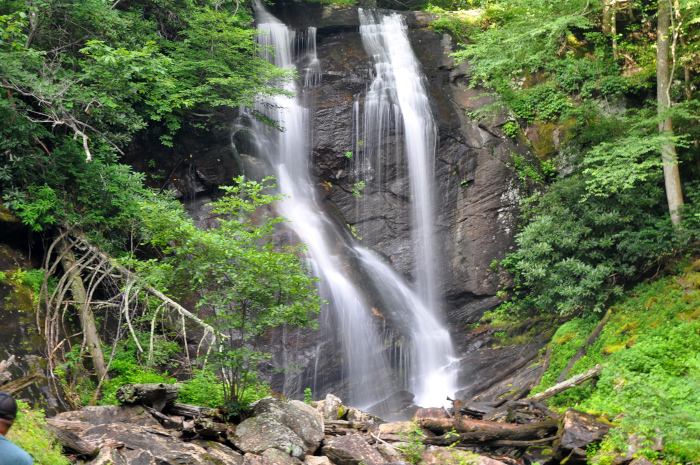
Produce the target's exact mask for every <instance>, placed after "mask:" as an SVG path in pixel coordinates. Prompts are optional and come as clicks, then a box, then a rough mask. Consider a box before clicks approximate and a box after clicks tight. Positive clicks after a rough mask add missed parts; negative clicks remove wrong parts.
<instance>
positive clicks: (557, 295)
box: [500, 176, 700, 316]
mask: <svg viewBox="0 0 700 465" xmlns="http://www.w3.org/2000/svg"><path fill="white" fill-rule="evenodd" d="M586 189H587V184H586V177H585V176H570V177H568V178H564V179H562V180H560V181H559V182H557V183H556V184H553V185H552V186H551V187H550V188H549V190H548V191H547V192H546V193H544V194H536V195H535V196H534V197H533V198H532V199H530V202H529V203H527V204H526V205H524V206H523V210H524V219H525V220H526V221H527V224H526V225H525V226H524V227H523V228H522V230H521V231H520V232H519V233H518V235H517V239H516V240H517V243H518V245H519V247H520V248H519V250H518V251H517V252H515V253H512V254H508V255H507V257H506V259H504V260H503V261H501V263H500V265H501V266H502V267H503V268H505V269H506V270H508V271H510V272H511V273H513V276H514V277H515V281H516V287H515V289H514V291H513V294H512V299H511V300H509V301H507V302H506V303H505V304H504V305H503V306H502V309H501V312H502V313H510V314H519V315H521V316H527V315H533V314H539V313H541V312H543V313H554V314H561V315H568V314H575V313H577V312H582V311H584V312H588V311H594V312H597V311H600V310H601V309H602V308H603V307H604V306H605V305H606V303H607V302H608V301H609V300H610V299H611V298H612V297H613V296H615V295H620V294H621V292H622V290H623V285H624V284H625V283H627V282H630V281H632V280H634V279H636V278H638V277H639V276H641V275H642V274H643V273H644V272H646V271H647V270H649V269H650V268H651V267H653V266H658V265H659V264H661V263H664V261H665V260H667V259H669V258H670V257H672V256H674V255H675V254H677V253H678V250H683V249H687V248H688V247H694V245H693V244H695V243H696V241H697V236H698V234H699V233H700V228H698V224H697V222H698V217H696V216H695V211H696V209H697V208H698V206H699V205H700V204H699V203H698V200H700V199H698V198H697V195H698V192H697V189H696V187H695V186H694V185H693V184H688V185H687V186H686V192H687V193H688V197H689V200H690V202H689V203H688V205H686V208H685V210H684V212H686V213H685V219H684V224H685V227H683V228H680V229H677V230H674V228H673V227H672V225H671V223H670V220H669V218H668V213H667V210H666V209H665V196H664V192H663V190H662V189H661V188H660V187H658V186H657V185H656V184H655V183H647V184H643V185H640V186H638V187H637V188H636V189H635V190H634V191H622V192H619V193H617V194H615V195H610V196H608V197H591V198H589V199H588V200H587V201H585V202H581V201H580V199H581V198H582V197H583V196H584V195H585V194H586V192H587V191H586Z"/></svg>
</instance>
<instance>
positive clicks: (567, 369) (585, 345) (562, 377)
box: [557, 310, 612, 383]
mask: <svg viewBox="0 0 700 465" xmlns="http://www.w3.org/2000/svg"><path fill="white" fill-rule="evenodd" d="M611 315H612V310H608V312H607V313H606V314H605V316H604V317H603V319H602V320H600V323H598V325H597V326H596V327H595V329H594V330H593V332H592V333H591V334H590V336H588V338H587V339H586V342H584V343H583V346H582V347H581V348H580V349H579V350H578V351H577V352H576V354H574V356H573V358H572V359H571V360H569V363H568V364H567V365H566V367H564V370H563V371H562V372H561V374H560V375H559V377H558V378H557V383H561V382H563V381H564V380H565V379H566V375H568V374H569V372H570V371H571V368H573V366H574V364H575V363H576V362H578V361H579V360H580V359H581V357H583V356H584V355H586V350H587V349H588V346H590V345H591V344H593V343H594V342H595V340H596V339H598V336H599V335H600V333H601V332H602V331H603V328H604V327H605V325H606V324H607V322H608V320H609V319H610V316H611Z"/></svg>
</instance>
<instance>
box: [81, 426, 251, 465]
mask: <svg viewBox="0 0 700 465" xmlns="http://www.w3.org/2000/svg"><path fill="white" fill-rule="evenodd" d="M83 439H85V440H87V441H90V442H93V443H95V444H98V445H99V446H100V454H99V455H98V456H97V458H96V459H94V460H93V461H92V462H89V464H90V465H98V464H106V463H114V464H119V465H160V464H163V463H177V464H179V465H190V464H192V465H195V464H197V465H242V464H243V457H242V456H241V455H239V454H237V453H236V452H234V451H233V450H231V449H229V448H227V447H224V446H221V445H218V444H217V445H211V446H209V447H207V448H205V447H202V446H201V445H199V444H196V443H186V442H182V441H180V440H179V439H177V438H176V437H174V436H172V435H171V434H170V433H168V432H167V431H165V430H164V429H162V428H160V429H158V428H149V427H145V426H137V425H132V424H126V423H111V424H105V425H98V426H94V427H92V428H90V429H88V430H86V431H85V433H84V436H83Z"/></svg>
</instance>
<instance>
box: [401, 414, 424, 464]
mask: <svg viewBox="0 0 700 465" xmlns="http://www.w3.org/2000/svg"><path fill="white" fill-rule="evenodd" d="M398 436H399V437H400V438H401V439H402V440H403V441H404V444H402V445H400V446H397V449H398V450H399V452H401V455H402V457H403V458H404V459H405V460H406V461H407V462H408V463H412V464H414V465H415V464H418V463H420V461H421V459H422V457H421V452H422V451H423V450H424V449H425V446H424V445H423V438H424V437H425V433H423V431H422V430H421V429H420V426H418V423H417V422H415V421H412V422H411V425H410V426H405V427H402V429H401V431H399V434H398Z"/></svg>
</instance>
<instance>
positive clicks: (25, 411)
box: [7, 402, 69, 465]
mask: <svg viewBox="0 0 700 465" xmlns="http://www.w3.org/2000/svg"><path fill="white" fill-rule="evenodd" d="M17 404H18V405H17V406H18V412H17V419H16V421H15V423H14V425H13V426H12V428H11V429H10V432H9V433H8V434H7V438H8V439H9V440H10V441H12V442H14V443H15V444H16V445H17V446H19V447H20V448H22V449H23V450H24V451H25V452H27V453H28V454H29V455H31V456H32V458H33V459H34V463H36V464H37V465H68V463H69V462H68V459H67V458H65V457H64V456H63V455H61V446H59V445H58V444H57V443H56V441H55V439H54V437H53V436H52V435H51V433H49V431H48V430H46V429H45V428H44V425H45V424H46V419H45V417H44V413H43V412H42V411H40V410H32V409H30V408H29V406H28V405H27V404H25V403H23V402H18V403H17Z"/></svg>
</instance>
